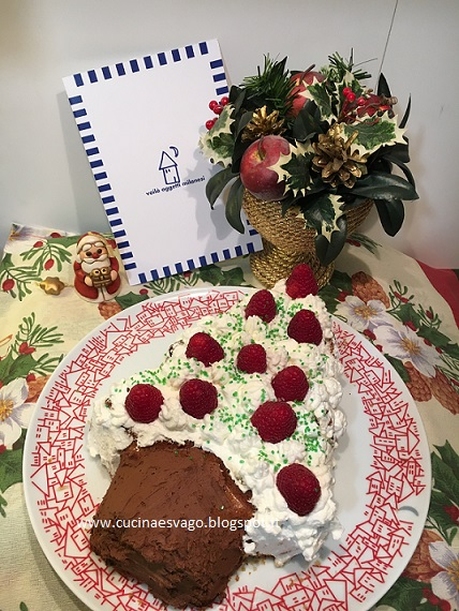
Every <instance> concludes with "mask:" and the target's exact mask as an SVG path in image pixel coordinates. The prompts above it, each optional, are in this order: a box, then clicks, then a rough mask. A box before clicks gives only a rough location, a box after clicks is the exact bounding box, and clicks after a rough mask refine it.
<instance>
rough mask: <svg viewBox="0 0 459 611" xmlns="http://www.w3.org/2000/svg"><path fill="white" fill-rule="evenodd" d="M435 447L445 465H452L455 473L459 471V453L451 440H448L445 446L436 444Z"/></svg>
mask: <svg viewBox="0 0 459 611" xmlns="http://www.w3.org/2000/svg"><path fill="white" fill-rule="evenodd" d="M434 448H435V449H436V450H437V451H438V453H439V454H440V456H441V458H442V460H443V462H444V463H445V465H448V466H449V467H451V469H452V470H453V472H454V473H459V455H458V454H457V452H456V451H455V450H454V448H453V447H452V446H451V444H450V443H449V441H447V442H446V443H445V445H444V446H434Z"/></svg>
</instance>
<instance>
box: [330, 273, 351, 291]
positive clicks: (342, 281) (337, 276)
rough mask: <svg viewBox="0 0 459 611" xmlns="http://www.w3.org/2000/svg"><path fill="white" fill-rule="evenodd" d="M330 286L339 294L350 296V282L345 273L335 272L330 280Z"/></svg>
mask: <svg viewBox="0 0 459 611" xmlns="http://www.w3.org/2000/svg"><path fill="white" fill-rule="evenodd" d="M331 284H333V286H335V287H336V288H337V289H338V290H339V291H340V292H341V291H342V292H344V293H349V294H350V295H351V294H352V280H351V277H350V276H349V274H347V273H346V272H340V271H338V270H335V271H334V273H333V276H332V279H331Z"/></svg>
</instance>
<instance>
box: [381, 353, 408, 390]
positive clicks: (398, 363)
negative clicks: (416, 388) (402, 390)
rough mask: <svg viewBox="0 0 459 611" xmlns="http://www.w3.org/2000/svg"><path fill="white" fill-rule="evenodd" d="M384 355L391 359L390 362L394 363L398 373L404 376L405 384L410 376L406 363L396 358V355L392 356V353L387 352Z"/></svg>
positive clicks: (393, 365)
mask: <svg viewBox="0 0 459 611" xmlns="http://www.w3.org/2000/svg"><path fill="white" fill-rule="evenodd" d="M384 356H385V357H386V359H387V360H388V361H389V363H390V364H391V365H392V367H393V368H394V369H395V371H396V372H397V373H398V375H399V376H400V377H401V378H402V380H403V381H404V382H405V384H406V382H409V381H410V376H409V374H408V372H407V370H406V368H405V366H404V364H403V363H402V361H401V360H400V359H397V358H395V357H394V356H391V355H390V354H386V353H385V354H384Z"/></svg>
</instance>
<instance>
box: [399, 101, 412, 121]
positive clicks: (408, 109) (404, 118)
mask: <svg viewBox="0 0 459 611" xmlns="http://www.w3.org/2000/svg"><path fill="white" fill-rule="evenodd" d="M410 112H411V96H410V97H409V98H408V104H407V107H406V110H405V113H404V115H403V117H402V120H401V121H400V127H401V129H403V128H404V127H405V126H406V124H407V123H408V119H409V117H410Z"/></svg>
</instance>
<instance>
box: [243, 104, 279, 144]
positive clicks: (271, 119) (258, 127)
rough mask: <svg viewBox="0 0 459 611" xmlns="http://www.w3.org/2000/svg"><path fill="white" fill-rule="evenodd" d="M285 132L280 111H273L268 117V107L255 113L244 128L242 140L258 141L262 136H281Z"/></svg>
mask: <svg viewBox="0 0 459 611" xmlns="http://www.w3.org/2000/svg"><path fill="white" fill-rule="evenodd" d="M284 131H285V128H284V120H283V119H279V111H278V110H273V112H271V113H269V115H268V111H267V108H266V106H263V107H262V108H259V109H258V110H256V111H255V112H254V113H253V116H252V118H251V120H250V121H249V123H247V125H246V126H245V128H244V131H243V133H242V140H245V141H247V140H257V138H261V136H267V135H270V134H275V135H279V134H282V133H283V132H284Z"/></svg>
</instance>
